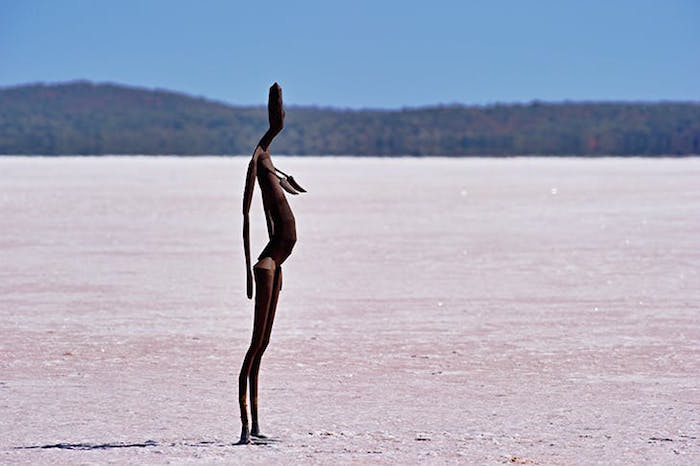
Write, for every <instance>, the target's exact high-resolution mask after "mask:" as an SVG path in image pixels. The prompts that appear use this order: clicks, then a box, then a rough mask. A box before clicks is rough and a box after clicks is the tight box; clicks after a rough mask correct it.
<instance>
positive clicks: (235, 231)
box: [0, 155, 700, 465]
mask: <svg viewBox="0 0 700 466" xmlns="http://www.w3.org/2000/svg"><path fill="white" fill-rule="evenodd" d="M273 158H274V161H275V164H276V165H277V166H278V167H279V168H281V169H282V170H283V171H285V172H288V173H292V174H293V175H294V177H295V179H296V180H297V181H298V182H299V183H300V184H301V185H302V186H304V187H305V188H307V190H308V191H309V192H308V194H304V195H301V196H295V197H293V198H290V204H291V206H292V209H293V210H294V212H295V215H296V218H297V230H298V238H299V239H298V242H297V245H296V247H295V250H294V253H293V254H292V256H291V257H290V259H289V260H288V261H287V262H286V263H285V280H284V285H283V290H282V293H281V296H280V303H279V308H278V311H277V318H276V322H275V327H274V330H273V334H272V342H271V344H270V347H269V349H268V351H267V353H266V354H265V357H264V358H263V364H262V369H261V376H260V395H259V396H260V400H259V403H260V417H261V428H262V431H263V432H264V433H267V434H268V435H270V436H272V437H273V439H274V441H272V442H269V443H268V444H266V445H250V446H234V445H233V443H234V442H236V441H237V439H238V435H239V432H240V430H239V429H240V425H239V419H238V412H237V410H238V408H237V393H236V391H237V377H238V370H239V367H240V364H241V361H242V358H243V355H244V353H245V350H246V346H247V344H248V342H249V339H250V333H251V328H252V315H253V313H252V302H251V301H249V300H248V299H247V298H246V296H245V268H244V259H243V248H242V241H241V224H242V216H241V194H242V191H243V182H244V176H245V171H246V167H247V163H248V158H247V157H233V158H209V157H201V158H173V157H163V158H153V157H104V158H96V157H95V158H92V157H87V158H78V157H62V158H25V157H8V158H0V186H1V190H0V222H1V223H0V263H1V264H2V266H1V267H0V317H1V318H0V354H1V355H2V357H1V359H0V463H3V464H16V463H26V464H77V463H80V464H83V463H121V464H124V463H130V464H134V463H148V464H159V463H175V464H182V463H201V464H217V463H218V464H232V463H246V464H249V463H259V464H298V463H319V464H336V463H340V464H347V463H366V464H396V463H398V464H414V463H418V462H421V463H431V464H434V463H437V464H442V463H450V464H454V463H458V464H499V463H511V464H582V465H583V464H642V463H645V464H699V463H700V440H698V435H700V275H699V273H700V240H699V238H700V182H699V181H700V159H698V158H684V159H635V158H631V159H616V158H604V159H573V158H572V159H566V158H564V159H562V158H554V159H549V158H512V159H510V158H502V159H485V158H483V159H482V158H476V159H447V158H437V159H418V158H415V159H414V158H400V159H383V158H335V157H334V158H317V157H313V158H310V157H275V156H274V155H273ZM252 215H253V218H252V220H253V225H252V234H251V236H252V240H253V241H252V246H253V252H254V254H255V255H257V251H259V250H260V249H261V248H262V246H263V245H264V243H265V237H266V230H265V224H264V219H263V216H262V208H261V203H260V195H259V191H256V194H255V198H254V204H253V211H252Z"/></svg>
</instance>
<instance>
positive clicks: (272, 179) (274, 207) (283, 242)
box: [256, 149, 297, 264]
mask: <svg viewBox="0 0 700 466" xmlns="http://www.w3.org/2000/svg"><path fill="white" fill-rule="evenodd" d="M259 150H260V149H259ZM274 171H275V167H274V165H273V164H272V159H271V157H270V153H269V152H262V151H261V152H260V154H259V155H258V159H257V167H256V172H257V179H258V183H259V185H260V191H261V193H262V200H263V206H264V209H265V212H266V214H268V215H269V219H268V222H269V221H270V220H271V221H272V225H269V223H268V228H269V230H270V243H269V244H268V246H267V247H266V248H265V249H264V250H263V252H262V253H261V254H260V257H261V258H262V257H265V256H270V257H272V258H273V259H274V260H275V262H276V263H277V264H281V263H282V262H284V260H285V259H286V258H287V256H289V253H291V249H292V247H293V246H294V243H295V242H296V239H297V233H296V223H295V221H294V214H293V213H292V209H291V208H290V207H289V203H288V202H287V198H286V197H285V195H284V191H283V190H282V187H281V186H280V180H279V178H278V177H277V176H276V175H275V173H274Z"/></svg>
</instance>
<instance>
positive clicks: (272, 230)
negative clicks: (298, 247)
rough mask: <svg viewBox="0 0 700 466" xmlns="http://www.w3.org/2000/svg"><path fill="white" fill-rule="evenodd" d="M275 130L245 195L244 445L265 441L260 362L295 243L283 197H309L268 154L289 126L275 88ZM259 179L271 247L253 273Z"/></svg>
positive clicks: (270, 108)
mask: <svg viewBox="0 0 700 466" xmlns="http://www.w3.org/2000/svg"><path fill="white" fill-rule="evenodd" d="M267 112H268V120H269V122H270V128H269V129H268V130H267V132H266V133H265V135H264V136H263V137H262V139H260V142H259V143H258V145H257V147H256V148H255V151H254V152H253V157H252V159H251V160H250V164H249V165H248V173H247V175H246V183H245V190H244V192H243V249H244V251H245V262H246V292H247V294H248V299H252V298H253V277H254V279H255V319H254V322H253V336H252V339H251V342H250V346H249V348H248V351H247V352H246V355H245V358H244V359H243V366H242V367H241V372H240V375H239V377H238V403H239V405H240V410H241V425H242V426H241V438H240V440H239V442H238V443H239V444H246V443H250V441H251V440H250V437H251V436H252V437H256V438H265V436H264V435H262V434H261V433H260V424H259V423H258V372H259V371H260V360H261V359H262V355H263V353H264V352H265V349H266V348H267V345H268V344H269V343H270V332H271V331H272V323H273V322H274V319H275V310H276V308H277V299H278V297H279V293H280V290H281V289H282V263H283V262H284V261H285V260H286V259H287V257H289V255H290V254H291V252H292V248H293V247H294V244H295V243H296V240H297V236H296V225H295V221H294V214H292V209H291V208H290V207H289V204H288V203H287V199H286V198H285V196H284V192H283V190H284V191H287V192H288V193H290V194H299V193H300V192H302V193H304V192H306V190H304V188H302V187H301V186H299V184H298V183H297V182H296V181H295V180H294V178H293V177H292V176H289V175H287V174H286V173H284V172H282V171H281V170H279V169H277V168H275V166H274V165H273V164H272V159H271V158H270V152H269V151H268V148H269V146H270V143H271V142H272V139H273V138H274V137H275V136H276V135H277V134H278V133H279V132H280V131H282V128H283V126H284V116H285V113H284V108H283V106H282V89H281V88H280V86H279V85H278V84H277V83H275V84H273V85H272V87H270V96H269V99H268V103H267ZM256 178H257V181H258V184H259V185H260V192H261V193H262V201H263V209H264V211H265V219H266V221H267V232H268V236H269V238H270V240H269V242H268V243H267V245H266V246H265V248H264V249H263V250H262V252H261V253H260V255H259V256H258V262H257V263H256V264H255V265H254V266H253V268H252V272H251V267H250V263H251V261H250V221H249V215H248V213H249V212H250V204H251V201H252V198H253V188H254V187H255V180H256ZM248 382H249V383H250V415H251V418H252V421H253V422H252V426H251V428H250V430H249V429H248V413H247V407H246V385H247V383H248Z"/></svg>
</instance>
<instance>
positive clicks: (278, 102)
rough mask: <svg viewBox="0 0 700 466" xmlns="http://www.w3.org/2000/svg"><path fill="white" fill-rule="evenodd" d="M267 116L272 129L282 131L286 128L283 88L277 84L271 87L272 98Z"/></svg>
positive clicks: (269, 101) (268, 101) (269, 100)
mask: <svg viewBox="0 0 700 466" xmlns="http://www.w3.org/2000/svg"><path fill="white" fill-rule="evenodd" d="M267 116H268V120H269V121H270V129H272V130H273V131H277V132H279V131H281V130H282V127H283V126H284V116H285V112H284V107H283V105H282V88H281V87H280V85H279V84H277V83H275V84H273V85H272V86H270V96H269V98H268V100H267Z"/></svg>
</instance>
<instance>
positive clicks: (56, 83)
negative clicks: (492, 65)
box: [0, 78, 700, 112]
mask: <svg viewBox="0 0 700 466" xmlns="http://www.w3.org/2000/svg"><path fill="white" fill-rule="evenodd" d="M75 84H85V85H90V86H93V87H98V86H112V87H121V88H126V89H131V90H139V91H148V92H165V93H169V94H176V95H180V96H184V97H189V98H193V99H201V100H206V101H208V102H211V103H216V104H220V105H225V106H227V107H232V108H264V107H266V104H259V105H257V104H236V103H231V102H227V101H225V100H221V99H218V98H213V97H207V96H205V95H202V94H192V93H188V92H185V91H179V90H175V89H169V88H163V87H157V86H156V87H149V86H146V85H139V84H127V83H120V82H116V81H93V80H90V79H83V78H76V79H70V80H65V81H28V82H24V83H15V84H9V85H0V91H6V90H13V89H19V88H23V87H36V86H45V87H52V86H53V87H57V86H69V85H75ZM591 104H604V105H605V104H607V105H615V104H617V105H649V104H651V105H659V104H684V105H700V100H692V99H689V100H674V99H663V98H662V99H657V100H615V99H607V100H606V99H598V100H595V99H590V100H569V99H564V100H545V99H539V98H535V99H531V100H528V101H510V102H506V101H495V102H488V103H463V102H438V103H434V104H425V105H415V106H414V105H404V106H400V107H371V106H361V107H349V106H339V105H338V106H336V105H323V104H297V103H294V104H286V105H285V106H286V107H287V108H304V109H319V110H335V111H356V112H362V111H379V112H400V111H406V110H426V109H435V108H491V107H517V106H536V105H591Z"/></svg>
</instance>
